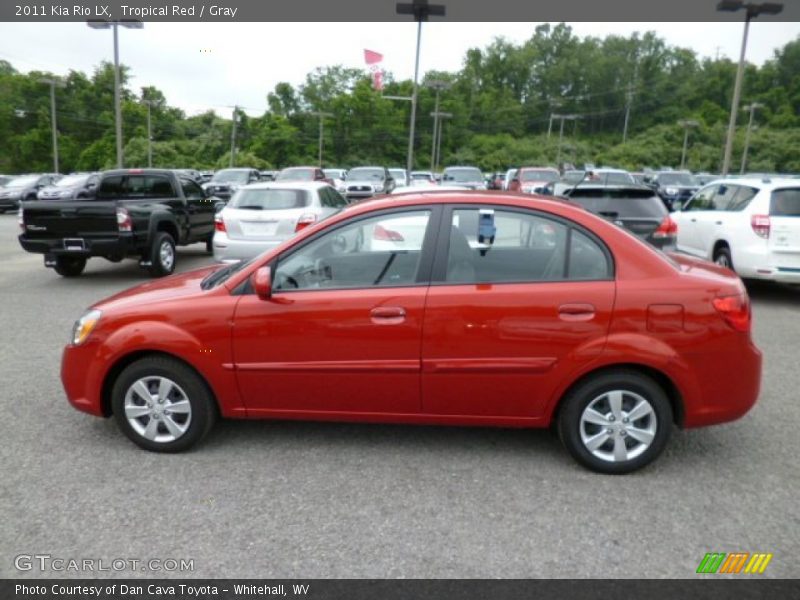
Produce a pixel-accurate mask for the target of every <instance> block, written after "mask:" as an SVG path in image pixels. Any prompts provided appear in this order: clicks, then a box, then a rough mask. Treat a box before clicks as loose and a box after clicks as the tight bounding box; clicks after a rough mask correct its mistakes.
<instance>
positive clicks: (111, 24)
mask: <svg viewBox="0 0 800 600" xmlns="http://www.w3.org/2000/svg"><path fill="white" fill-rule="evenodd" d="M86 24H87V25H88V26H89V27H91V28H92V29H113V30H114V120H115V122H116V131H117V168H118V169H121V168H122V109H121V107H120V102H119V34H118V33H117V30H118V29H119V28H120V27H125V28H126V29H141V28H142V27H144V25H143V24H142V22H141V21H135V20H133V19H123V20H120V21H87V22H86Z"/></svg>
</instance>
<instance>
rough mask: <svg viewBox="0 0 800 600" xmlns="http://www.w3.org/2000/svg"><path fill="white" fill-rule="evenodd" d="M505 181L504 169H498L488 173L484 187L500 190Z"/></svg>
mask: <svg viewBox="0 0 800 600" xmlns="http://www.w3.org/2000/svg"><path fill="white" fill-rule="evenodd" d="M505 181H506V174H505V171H498V172H496V173H491V174H490V175H489V180H488V181H487V182H486V188H487V189H489V190H502V189H504V184H505Z"/></svg>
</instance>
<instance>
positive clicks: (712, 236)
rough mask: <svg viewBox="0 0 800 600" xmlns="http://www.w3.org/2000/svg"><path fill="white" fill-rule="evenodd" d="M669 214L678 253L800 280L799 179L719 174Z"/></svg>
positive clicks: (747, 274) (760, 275) (749, 274)
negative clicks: (675, 236) (722, 177)
mask: <svg viewBox="0 0 800 600" xmlns="http://www.w3.org/2000/svg"><path fill="white" fill-rule="evenodd" d="M671 216H672V219H673V220H674V221H675V222H676V223H677V224H678V239H677V245H678V250H679V251H680V252H685V253H687V254H693V255H694V256H700V257H702V258H706V259H709V260H713V261H714V262H715V263H717V264H719V265H722V266H725V267H728V268H730V269H733V270H734V271H736V273H738V274H739V275H740V276H741V277H743V278H753V279H769V280H773V281H781V282H785V283H800V181H798V180H797V179H777V178H776V179H769V178H764V179H758V178H741V179H719V180H716V181H714V182H713V183H710V184H708V185H706V186H704V187H702V188H700V189H699V190H698V191H697V192H696V193H695V194H694V196H692V197H691V199H689V201H688V202H687V203H686V205H685V206H684V207H683V209H682V210H680V211H679V212H676V213H673V214H672V215H671Z"/></svg>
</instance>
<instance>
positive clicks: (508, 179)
mask: <svg viewBox="0 0 800 600" xmlns="http://www.w3.org/2000/svg"><path fill="white" fill-rule="evenodd" d="M516 175H517V169H509V170H508V171H506V176H505V177H504V178H503V189H504V190H507V189H508V186H509V185H511V181H512V180H513V179H514V177H515V176H516Z"/></svg>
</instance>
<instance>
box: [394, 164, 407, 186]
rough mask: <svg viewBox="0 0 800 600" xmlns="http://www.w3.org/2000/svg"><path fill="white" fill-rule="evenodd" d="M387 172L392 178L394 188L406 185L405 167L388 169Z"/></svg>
mask: <svg viewBox="0 0 800 600" xmlns="http://www.w3.org/2000/svg"><path fill="white" fill-rule="evenodd" d="M389 174H390V175H391V176H392V179H394V185H395V188H399V187H406V186H408V171H406V170H405V169H389Z"/></svg>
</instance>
